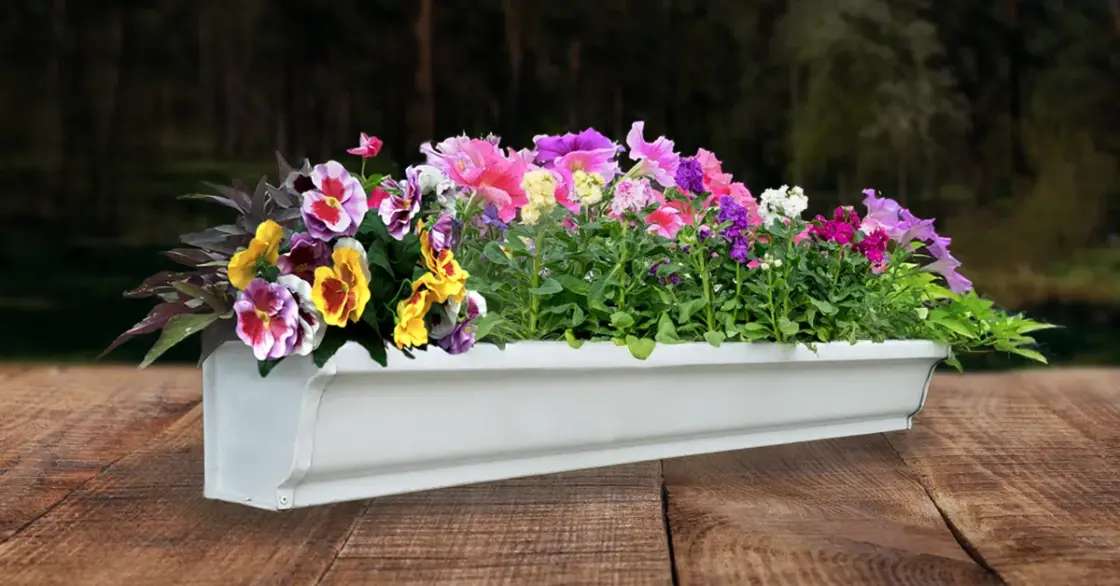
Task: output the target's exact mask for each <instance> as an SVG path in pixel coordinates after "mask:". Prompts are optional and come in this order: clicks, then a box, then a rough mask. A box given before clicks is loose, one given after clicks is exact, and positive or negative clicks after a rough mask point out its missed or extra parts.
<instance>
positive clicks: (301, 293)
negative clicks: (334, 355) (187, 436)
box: [276, 275, 327, 356]
mask: <svg viewBox="0 0 1120 586" xmlns="http://www.w3.org/2000/svg"><path fill="white" fill-rule="evenodd" d="M276 283H277V284H279V285H283V286H284V287H286V288H287V289H288V291H290V292H291V293H292V297H293V298H294V299H295V300H296V308H297V311H296V318H297V319H296V333H295V336H293V338H292V350H291V353H292V354H297V355H299V356H307V355H308V354H311V351H312V350H314V349H316V348H318V347H319V344H320V343H322V341H323V337H324V336H326V334H327V328H326V324H324V323H323V314H321V313H319V310H318V309H316V307H315V301H314V300H313V299H312V297H311V283H309V282H307V281H304V280H303V279H299V278H297V277H296V276H295V275H281V276H280V277H278V278H277V279H276Z"/></svg>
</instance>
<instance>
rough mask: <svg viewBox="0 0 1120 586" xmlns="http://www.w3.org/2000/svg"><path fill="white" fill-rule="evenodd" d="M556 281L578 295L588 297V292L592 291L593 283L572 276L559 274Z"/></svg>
mask: <svg viewBox="0 0 1120 586" xmlns="http://www.w3.org/2000/svg"><path fill="white" fill-rule="evenodd" d="M556 280H557V281H559V282H560V285H562V286H563V287H564V288H565V289H567V290H568V291H571V292H572V293H575V294H576V295H587V292H588V291H589V290H590V289H591V283H588V282H587V281H586V280H584V279H581V278H579V277H575V276H572V275H565V274H559V275H556Z"/></svg>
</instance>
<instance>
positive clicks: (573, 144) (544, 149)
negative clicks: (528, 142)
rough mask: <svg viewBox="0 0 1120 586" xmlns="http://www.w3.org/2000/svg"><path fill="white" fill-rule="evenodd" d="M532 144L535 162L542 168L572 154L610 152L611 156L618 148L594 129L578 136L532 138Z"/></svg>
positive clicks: (570, 134)
mask: <svg viewBox="0 0 1120 586" xmlns="http://www.w3.org/2000/svg"><path fill="white" fill-rule="evenodd" d="M533 144H534V145H535V146H536V150H537V154H536V161H537V163H539V164H541V165H543V166H548V164H549V163H552V162H554V161H555V160H556V159H559V158H560V157H563V156H564V155H567V154H568V153H572V152H580V151H599V150H610V151H612V156H613V155H614V153H617V152H618V149H619V148H620V147H619V145H617V144H615V143H614V142H612V141H611V139H609V138H607V137H605V136H603V135H602V134H601V133H600V132H599V131H598V130H595V129H594V128H588V129H587V130H584V131H583V132H580V133H579V134H572V133H571V132H569V133H567V134H565V135H562V136H560V135H555V136H548V135H544V134H541V135H537V136H535V137H533Z"/></svg>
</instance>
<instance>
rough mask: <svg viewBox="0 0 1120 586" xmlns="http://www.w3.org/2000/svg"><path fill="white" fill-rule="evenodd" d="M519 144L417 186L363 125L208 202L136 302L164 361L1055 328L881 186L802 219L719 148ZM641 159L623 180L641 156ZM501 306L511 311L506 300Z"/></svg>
mask: <svg viewBox="0 0 1120 586" xmlns="http://www.w3.org/2000/svg"><path fill="white" fill-rule="evenodd" d="M533 143H534V144H533V148H531V149H523V150H513V149H511V148H503V147H501V146H500V140H499V139H498V138H497V137H494V136H489V137H486V138H470V137H467V136H456V137H452V138H448V139H446V140H444V141H442V142H440V143H438V144H426V145H423V146H422V147H421V148H420V151H421V153H422V154H423V155H424V156H425V157H426V159H427V160H426V162H425V163H424V164H420V165H415V166H411V167H408V168H407V169H406V170H405V172H404V177H403V178H392V177H383V176H381V175H377V174H370V175H367V174H365V172H364V168H365V161H366V159H368V158H370V157H375V156H377V154H378V151H379V150H380V148H381V141H380V140H378V139H377V138H376V137H371V136H367V135H365V134H362V136H361V139H360V144H359V146H357V147H355V148H352V149H349V151H348V152H349V153H351V154H353V155H356V156H359V157H361V161H362V165H361V170H360V171H359V172H358V173H357V174H352V173H351V172H350V171H348V170H347V169H346V168H345V167H344V166H343V165H342V164H340V163H338V162H336V161H328V162H326V163H322V164H318V165H314V166H312V165H311V164H310V163H308V162H304V164H303V166H302V167H301V168H299V169H295V168H292V167H290V166H289V165H288V164H287V163H286V162H284V160H283V159H282V158H281V159H280V166H281V177H282V178H283V179H282V181H281V183H280V185H278V186H273V185H270V184H268V183H267V182H265V180H263V179H262V180H261V181H260V182H259V183H258V185H257V187H256V189H255V190H254V191H253V192H252V193H250V192H249V190H248V189H245V188H244V187H241V186H235V187H232V188H227V187H216V190H217V194H215V195H192V196H187V197H190V198H196V199H198V198H200V199H205V200H209V201H212V202H215V203H218V204H221V205H224V206H226V207H229V208H232V209H233V210H235V211H236V212H237V213H238V217H237V218H236V220H235V222H234V223H233V224H229V225H224V226H218V227H215V228H212V229H209V230H206V231H204V232H199V233H195V234H187V235H185V236H183V238H182V241H183V243H184V244H186V245H188V246H189V247H190V248H177V249H173V250H171V251H169V252H167V253H166V254H167V256H169V257H170V258H171V259H173V260H175V261H177V262H179V263H182V264H184V265H186V266H187V267H189V268H190V269H191V270H189V271H185V272H162V273H159V274H157V275H155V276H153V277H151V278H149V279H147V280H146V281H144V282H143V283H142V284H141V286H140V287H139V288H138V289H136V290H133V291H130V292H128V293H126V296H130V297H145V296H154V297H158V298H159V299H160V301H161V302H160V303H159V304H158V305H156V307H155V308H154V309H152V311H151V313H149V314H148V316H147V317H146V318H145V319H144V320H142V321H141V322H140V323H138V324H136V325H135V326H133V327H132V328H131V329H129V330H128V331H126V332H125V333H124V334H123V335H122V336H121V337H120V338H118V339H117V340H116V341H115V342H114V343H113V345H112V346H110V348H109V349H108V350H106V352H108V351H109V350H112V348H114V347H116V346H117V345H119V344H120V343H122V342H123V341H125V340H127V339H128V338H130V337H132V336H135V335H138V334H144V333H149V332H154V331H157V330H162V334H161V336H160V338H159V340H158V341H157V342H156V344H155V345H154V347H153V348H152V349H151V351H150V352H149V353H148V355H147V356H146V358H145V359H144V362H143V364H142V366H146V365H148V364H150V363H151V362H152V361H153V360H155V359H156V358H158V357H159V356H160V355H161V354H162V353H163V352H164V351H166V350H167V349H168V348H170V347H171V346H172V345H174V344H175V343H177V342H179V341H180V340H183V339H184V338H186V337H187V336H190V335H192V334H194V333H196V332H198V331H200V330H202V329H203V328H206V327H208V326H210V325H212V324H214V323H216V322H219V321H221V320H232V321H233V322H234V329H235V331H236V333H237V336H238V337H239V338H240V339H241V340H242V341H244V342H245V343H246V344H248V345H249V346H251V347H252V350H253V354H254V356H255V357H256V359H257V360H258V361H259V365H260V371H261V374H262V376H263V375H266V374H267V373H268V371H269V370H270V369H271V368H272V367H273V366H275V364H276V363H277V362H279V361H280V360H283V359H285V358H286V357H288V356H292V355H300V356H306V355H310V356H311V357H312V359H313V360H314V362H315V363H316V364H317V365H320V366H321V365H323V364H324V363H325V362H326V361H327V360H328V359H329V358H330V357H331V356H332V355H333V354H334V352H335V351H336V350H337V349H338V348H339V347H340V346H341V345H342V344H343V343H345V342H346V341H350V340H352V341H356V342H358V343H360V344H361V345H362V346H364V347H365V348H366V349H367V350H368V351H369V354H370V356H371V357H372V358H373V359H374V360H376V361H377V362H378V363H380V364H382V365H385V364H386V361H387V353H388V351H389V348H390V347H394V348H396V349H397V350H398V351H400V352H402V353H403V354H404V355H406V356H409V357H411V356H412V354H411V352H412V351H415V350H426V349H428V348H429V347H431V346H439V348H440V349H442V350H443V351H445V352H448V353H451V354H458V353H462V352H467V351H468V350H470V348H471V347H472V346H473V345H474V344H475V343H476V342H478V341H479V340H482V339H486V340H487V341H488V342H492V343H495V344H499V345H500V344H504V343H507V342H514V341H518V340H566V341H567V343H568V344H570V345H571V346H573V347H576V348H578V347H580V346H581V345H582V344H583V343H585V342H587V341H613V342H614V343H616V344H618V345H625V346H627V347H628V348H629V350H630V353H631V354H633V356H634V357H636V358H638V359H644V358H646V357H648V356H649V355H650V353H652V352H653V351H654V349H655V347H656V346H657V345H658V344H662V345H671V344H677V343H681V342H699V341H704V342H707V343H709V344H712V345H715V346H718V345H720V344H723V343H729V342H776V343H799V344H805V345H808V346H810V347H813V345H814V344H816V343H822V342H830V341H837V340H847V341H850V342H853V343H854V342H856V341H858V340H872V341H882V340H886V339H924V340H934V341H939V342H943V343H946V344H948V345H949V346H950V348H951V353H950V357H949V363H950V364H953V365H955V366H957V368H960V364H959V362H957V358H956V356H957V355H958V354H960V353H962V352H979V351H990V350H996V351H1004V352H1010V353H1015V354H1019V355H1021V356H1025V357H1027V358H1030V359H1033V360H1037V361H1040V362H1045V358H1044V357H1043V356H1042V355H1041V354H1039V353H1038V352H1037V351H1035V350H1033V349H1031V348H1030V347H1031V346H1032V345H1033V344H1034V340H1033V339H1032V338H1031V337H1030V336H1029V333H1030V332H1032V331H1035V330H1040V329H1044V328H1048V327H1051V326H1049V325H1047V324H1043V323H1039V322H1036V321H1033V320H1030V319H1027V318H1025V317H1023V316H1021V315H1011V314H1007V313H1005V312H1003V311H1000V310H998V309H996V308H994V307H993V304H992V302H991V301H988V300H985V299H983V298H981V297H978V296H977V295H976V293H975V292H973V291H972V284H971V283H970V282H969V280H968V279H966V278H965V277H964V276H962V275H961V274H960V273H959V272H958V269H959V267H960V262H959V261H957V260H956V259H955V258H954V257H953V256H952V254H950V251H949V244H950V239H949V238H946V237H943V236H940V235H939V234H938V233H937V232H936V231H935V228H934V224H933V220H931V219H923V218H918V217H916V216H914V215H913V214H912V213H911V212H910V211H909V210H907V209H904V208H902V207H901V206H900V205H899V204H898V203H897V202H895V201H894V200H892V199H889V198H886V197H882V196H881V195H880V194H879V193H878V192H876V191H875V190H872V189H868V190H865V191H864V196H865V198H864V200H863V203H864V209H862V210H856V209H854V208H852V207H840V208H837V209H836V210H834V211H833V213H832V214H831V215H830V216H828V217H825V216H821V215H818V216H816V217H814V218H812V219H810V220H805V219H803V218H802V214H803V212H804V211H805V210H806V209H807V206H808V199H807V196H806V195H805V193H804V191H803V190H802V189H801V188H799V187H788V186H784V185H783V186H782V187H780V188H777V189H767V190H765V191H764V192H762V194H761V195H760V196H759V197H758V198H757V199H756V198H755V197H754V196H753V195H752V194H751V192H750V190H748V189H747V187H746V185H745V184H744V183H742V182H741V181H736V180H735V178H734V177H733V176H732V175H731V174H730V173H725V172H724V171H723V169H722V166H721V162H720V161H719V159H717V158H716V156H715V155H714V154H713V153H711V152H709V151H707V150H704V149H699V150H698V151H697V152H696V154H694V155H692V156H682V155H681V154H679V153H678V152H676V151H675V150H674V149H675V146H674V144H673V141H671V140H669V139H667V138H665V137H658V138H657V139H656V140H653V141H652V142H648V141H647V140H646V138H645V135H644V124H643V123H642V122H635V123H634V124H633V126H632V127H631V129H630V132H629V134H628V135H627V137H626V144H625V146H623V145H621V144H618V143H616V142H614V141H612V140H611V139H609V138H607V137H606V136H604V135H602V134H601V133H599V132H597V131H595V130H594V129H587V130H584V131H582V132H580V133H578V134H574V133H569V134H564V135H557V136H544V135H542V136H537V137H536V138H535V139H534V141H533ZM623 163H625V164H626V165H628V167H629V168H628V170H626V171H625V172H623V169H622V164H623ZM488 309H489V311H488Z"/></svg>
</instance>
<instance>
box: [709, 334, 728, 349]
mask: <svg viewBox="0 0 1120 586" xmlns="http://www.w3.org/2000/svg"><path fill="white" fill-rule="evenodd" d="M704 339H705V340H707V341H708V343H709V344H711V345H713V346H715V347H716V348H719V345H720V344H722V343H723V341H724V340H726V339H727V334H724V333H723V332H712V331H708V332H704Z"/></svg>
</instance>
